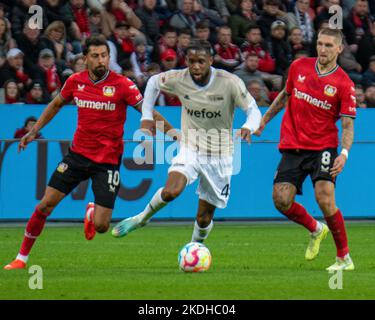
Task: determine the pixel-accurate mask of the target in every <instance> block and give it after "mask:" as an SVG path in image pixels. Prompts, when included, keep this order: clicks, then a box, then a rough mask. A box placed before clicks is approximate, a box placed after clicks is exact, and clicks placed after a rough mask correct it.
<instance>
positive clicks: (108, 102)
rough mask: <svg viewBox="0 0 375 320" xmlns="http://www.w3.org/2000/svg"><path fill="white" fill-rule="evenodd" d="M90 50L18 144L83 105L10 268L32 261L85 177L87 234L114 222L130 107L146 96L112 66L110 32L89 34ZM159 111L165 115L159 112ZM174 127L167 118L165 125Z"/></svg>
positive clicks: (137, 105)
mask: <svg viewBox="0 0 375 320" xmlns="http://www.w3.org/2000/svg"><path fill="white" fill-rule="evenodd" d="M84 55H85V62H86V65H87V70H85V71H82V72H79V73H76V74H73V75H72V76H70V77H69V78H68V80H67V81H66V83H65V85H64V87H63V88H62V90H61V93H60V95H58V96H56V98H55V99H53V100H52V101H51V102H50V103H49V104H48V106H47V107H46V109H45V110H44V112H43V113H42V115H41V116H40V118H39V119H38V121H37V122H36V124H35V125H34V127H33V128H32V129H31V131H30V132H29V133H28V134H26V135H25V136H23V138H22V139H21V141H20V143H19V146H18V150H19V151H20V150H22V149H25V148H26V146H27V144H28V143H30V142H31V141H33V140H34V139H35V138H36V137H37V135H38V132H39V130H40V129H42V128H43V127H44V126H45V125H46V124H47V123H48V122H49V121H51V120H52V119H53V117H54V116H55V115H56V114H57V113H58V112H59V111H60V109H61V107H62V106H63V105H64V104H66V103H68V102H70V101H72V102H73V103H74V104H75V105H76V106H77V107H78V126H77V130H76V132H75V134H74V139H73V143H72V146H71V148H70V150H69V153H68V154H67V155H66V156H65V158H64V159H63V160H62V162H60V163H59V165H58V166H57V168H56V170H55V171H54V173H53V175H52V177H51V179H50V181H49V183H48V187H47V188H46V191H45V194H44V197H43V198H42V200H41V202H40V203H39V204H38V205H37V207H36V208H35V211H34V213H33V214H32V216H31V218H30V220H29V222H28V224H27V226H26V231H25V237H24V240H23V242H22V245H21V249H20V251H19V254H18V256H17V258H16V260H14V261H13V262H11V263H10V264H8V265H6V266H5V269H8V270H10V269H19V268H25V267H26V262H27V259H28V256H29V253H30V250H31V248H32V246H33V244H34V242H35V240H36V238H37V237H38V236H39V235H40V233H41V232H42V230H43V227H44V224H45V222H46V219H47V217H48V216H49V215H50V214H51V212H52V210H53V209H54V208H55V207H56V206H57V205H58V203H59V202H60V201H61V200H62V199H63V198H64V197H65V196H66V195H67V194H69V193H70V192H71V191H72V190H73V189H74V188H75V187H76V186H77V185H78V184H79V183H80V182H81V181H83V180H87V179H91V180H92V189H93V192H94V196H95V204H94V203H90V204H89V205H88V206H87V210H86V215H85V236H86V239H88V240H91V239H92V238H93V237H94V236H95V233H96V232H99V233H103V232H106V231H107V230H108V228H109V223H110V221H111V217H112V209H113V207H114V203H115V199H116V196H117V193H118V190H119V186H120V174H119V169H120V160H121V155H122V153H123V133H124V123H125V120H126V108H127V105H132V106H134V107H135V109H137V110H138V111H140V112H141V105H142V100H143V97H142V95H141V93H140V92H139V90H138V88H137V87H136V85H135V84H134V83H133V82H132V81H130V80H129V79H128V78H126V77H124V76H122V75H119V74H117V73H115V72H112V71H110V70H109V69H108V65H109V47H108V44H107V41H106V39H105V37H103V36H100V35H97V36H92V37H90V38H88V39H87V40H86V43H85V49H84ZM154 116H155V118H157V119H159V120H160V121H165V119H164V118H163V117H161V116H160V114H158V113H157V112H155V113H154ZM171 128H172V127H171V126H170V124H169V123H168V122H166V121H165V126H164V131H165V132H167V131H168V130H170V129H171Z"/></svg>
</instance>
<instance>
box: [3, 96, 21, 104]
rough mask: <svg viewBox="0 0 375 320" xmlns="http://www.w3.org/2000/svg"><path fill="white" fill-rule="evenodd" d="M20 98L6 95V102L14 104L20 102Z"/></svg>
mask: <svg viewBox="0 0 375 320" xmlns="http://www.w3.org/2000/svg"><path fill="white" fill-rule="evenodd" d="M18 102H19V101H18V99H17V98H11V97H9V96H8V95H5V103H6V104H12V103H18Z"/></svg>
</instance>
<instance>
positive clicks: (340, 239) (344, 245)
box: [325, 209, 349, 258]
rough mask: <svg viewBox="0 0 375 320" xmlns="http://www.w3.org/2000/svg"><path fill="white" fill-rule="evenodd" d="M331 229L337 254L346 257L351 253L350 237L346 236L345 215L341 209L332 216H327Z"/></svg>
mask: <svg viewBox="0 0 375 320" xmlns="http://www.w3.org/2000/svg"><path fill="white" fill-rule="evenodd" d="M325 219H326V221H327V224H328V227H329V230H331V232H332V236H333V239H334V240H335V244H336V249H337V256H338V257H339V258H344V257H345V255H346V254H348V253H349V247H348V238H347V236H346V230H345V223H344V217H343V216H342V213H341V211H340V209H337V211H336V213H335V214H334V215H333V216H331V217H325Z"/></svg>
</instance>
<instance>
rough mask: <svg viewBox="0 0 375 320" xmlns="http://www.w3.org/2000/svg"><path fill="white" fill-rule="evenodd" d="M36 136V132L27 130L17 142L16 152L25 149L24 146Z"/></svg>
mask: <svg viewBox="0 0 375 320" xmlns="http://www.w3.org/2000/svg"><path fill="white" fill-rule="evenodd" d="M36 136H37V133H36V132H32V131H30V132H28V133H26V134H25V135H24V136H23V137H22V138H21V141H20V143H19V144H18V153H19V152H20V151H21V150H25V149H26V146H27V145H28V144H29V143H30V142H31V141H33V140H35V138H36Z"/></svg>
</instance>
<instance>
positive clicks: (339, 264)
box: [326, 255, 354, 271]
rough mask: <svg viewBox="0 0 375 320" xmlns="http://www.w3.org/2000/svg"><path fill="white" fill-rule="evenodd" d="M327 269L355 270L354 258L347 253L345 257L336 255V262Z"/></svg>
mask: <svg viewBox="0 0 375 320" xmlns="http://www.w3.org/2000/svg"><path fill="white" fill-rule="evenodd" d="M326 270H327V271H339V270H343V271H351V270H354V263H353V260H352V259H351V258H350V256H349V255H347V256H346V257H345V258H343V259H342V258H339V257H336V262H335V263H334V264H333V265H331V266H330V267H328V268H327V269H326Z"/></svg>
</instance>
